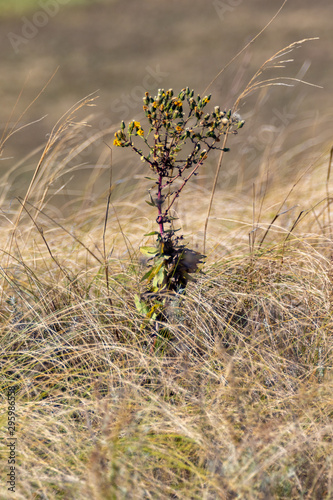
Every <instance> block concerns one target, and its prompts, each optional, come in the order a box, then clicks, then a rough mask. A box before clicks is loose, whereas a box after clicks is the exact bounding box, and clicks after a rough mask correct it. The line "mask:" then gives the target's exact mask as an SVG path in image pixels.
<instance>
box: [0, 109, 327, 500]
mask: <svg viewBox="0 0 333 500" xmlns="http://www.w3.org/2000/svg"><path fill="white" fill-rule="evenodd" d="M88 103H89V102H88ZM71 120H72V117H71V115H70V114H68V115H66V116H65V117H64V118H63V120H62V121H61V122H59V123H58V125H57V127H56V128H55V129H54V131H53V134H51V137H50V140H49V143H48V144H47V146H46V150H45V151H44V153H43V155H44V156H43V161H42V162H41V163H39V164H38V167H37V170H36V172H35V176H34V180H33V182H32V183H31V185H30V187H29V191H28V193H27V196H26V197H25V202H24V203H23V202H22V201H21V202H15V201H11V203H10V205H9V204H8V205H6V206H7V210H6V211H4V212H3V219H2V236H1V250H2V253H3V257H2V264H1V291H2V302H1V361H0V362H1V385H2V391H1V398H2V400H1V407H2V412H1V413H2V417H1V424H2V426H1V427H2V435H3V437H5V438H7V437H8V435H7V430H6V425H7V420H6V419H7V414H6V411H7V400H6V391H7V389H8V387H14V388H15V390H16V410H17V433H16V435H17V438H18V441H17V463H16V473H17V486H16V493H15V495H12V497H13V498H15V499H25V498H34V499H66V500H70V499H77V498H82V499H88V498H89V499H94V500H105V499H127V498H137V499H143V498H144V499H164V498H165V499H167V498H174V499H185V498H186V499H215V498H221V499H226V500H229V499H232V498H240V499H249V500H251V499H260V498H262V499H265V500H266V499H283V498H288V499H290V498H293V499H299V498H303V499H318V500H319V499H326V500H328V499H330V498H332V496H333V477H332V472H333V469H332V456H333V455H332V451H333V450H332V416H333V404H332V382H333V380H332V328H333V316H332V300H333V299H332V297H333V295H332V293H333V290H332V287H333V273H332V261H331V244H332V238H331V221H330V209H329V207H330V202H331V198H330V194H329V189H328V184H327V182H326V180H327V162H328V155H327V154H325V152H324V153H323V155H322V158H320V159H319V160H318V161H317V162H314V163H313V164H308V165H305V166H303V167H301V168H300V169H299V175H298V178H296V179H295V178H293V179H290V177H289V179H288V180H286V176H285V172H283V170H282V169H280V170H279V176H275V179H274V183H272V182H268V180H267V182H266V181H264V180H262V179H266V176H265V174H264V173H263V174H262V176H261V178H260V179H261V180H260V182H259V187H260V189H259V187H258V188H257V192H256V193H255V196H254V195H253V194H252V192H251V190H247V189H245V186H240V185H237V186H235V191H230V190H229V191H228V192H224V191H220V192H218V193H217V194H216V196H215V200H214V204H213V210H212V213H211V219H210V226H209V231H208V239H207V247H208V249H209V253H208V259H207V263H206V264H205V266H204V268H203V272H202V273H201V274H199V275H198V276H197V278H196V281H195V282H193V283H191V284H190V285H189V287H188V291H187V294H186V296H185V297H184V300H183V302H182V303H181V306H180V307H178V309H177V310H174V311H173V314H172V318H173V319H172V322H171V321H170V322H169V323H168V324H167V325H165V326H166V329H165V335H164V336H163V337H161V338H159V339H158V341H157V343H156V349H155V351H154V352H152V349H151V346H152V335H153V334H154V331H153V329H152V326H151V325H149V324H147V325H143V322H142V321H143V320H142V317H140V315H139V314H138V312H137V311H136V309H135V305H134V296H135V294H136V293H138V292H139V291H140V288H141V287H142V285H141V283H140V277H141V276H142V274H143V272H144V265H145V264H144V263H143V262H141V261H140V259H139V256H138V247H139V245H140V244H141V242H142V238H143V237H142V235H143V234H144V233H146V232H148V231H149V230H150V229H151V224H152V222H151V213H150V209H149V207H147V208H145V207H144V205H145V204H144V203H142V206H138V205H137V202H135V201H134V200H135V198H134V195H132V198H131V197H129V196H128V195H127V194H126V193H125V194H122V193H121V192H120V193H119V192H118V193H117V189H116V188H115V187H114V186H113V187H112V189H111V192H112V197H111V200H113V202H114V204H113V205H112V207H111V209H110V214H109V218H108V224H107V229H106V233H104V224H105V209H106V195H105V196H104V197H103V198H104V199H103V200H102V201H98V200H96V198H94V197H93V186H92V184H93V183H94V182H95V181H96V178H95V174H94V173H93V174H92V176H91V178H90V181H89V183H88V184H87V185H88V186H89V187H88V188H87V189H86V191H85V192H84V193H81V194H80V196H77V197H74V195H73V196H72V199H71V204H70V205H69V208H71V210H72V215H68V218H67V219H66V220H65V221H62V220H61V221H60V224H61V225H59V220H58V219H57V210H56V208H55V207H52V200H54V199H55V197H56V196H58V195H57V193H56V192H57V191H59V188H54V187H53V186H54V181H55V179H62V178H63V176H64V175H67V174H68V171H70V170H71V169H73V168H75V167H73V165H72V164H71V163H70V161H72V160H73V158H74V159H75V155H76V154H79V152H80V147H79V145H77V146H76V145H75V144H74V145H73V142H72V141H73V138H75V134H76V133H77V130H78V128H79V127H80V126H83V125H82V124H81V125H80V124H79V123H77V122H76V125H75V126H74V127H73V126H72V122H71ZM105 133H109V131H105ZM52 141H54V142H52ZM68 144H70V145H71V148H70V149H68ZM64 151H66V154H65V153H64ZM104 161H105V159H104ZM276 161H277V159H276ZM270 168H271V169H274V158H273V157H272V158H271V160H270ZM96 177H97V176H96ZM144 186H145V185H143V183H141V184H140V183H139V184H138V185H137V189H136V193H135V196H136V199H137V193H138V192H139V189H142V193H144V189H145V187H144ZM63 190H65V187H63V188H61V189H60V192H62V191H63ZM305 192H306V193H307V196H306V197H305V196H304V193H305ZM249 193H250V194H249ZM106 194H107V193H106ZM193 199H195V200H208V199H209V193H207V192H206V191H205V188H204V187H203V185H202V183H201V182H200V179H199V181H198V183H197V184H193V185H192V187H191V188H190V187H189V189H188V191H187V194H185V195H184V198H183V201H182V202H181V203H180V204H179V205H178V206H176V207H175V213H176V214H178V216H179V217H180V223H181V224H182V226H183V227H184V230H185V233H186V231H187V234H188V240H189V241H191V242H192V244H190V246H192V248H193V247H195V246H196V245H198V248H199V249H200V246H201V245H202V230H203V227H204V223H205V216H206V210H207V206H203V205H204V203H202V204H199V203H196V204H195V206H193ZM2 201H3V203H4V204H5V203H6V202H7V203H8V199H7V198H6V195H4V198H3V200H2ZM22 203H23V205H22ZM207 205H208V202H207ZM23 206H24V208H23ZM293 207H296V208H293ZM272 221H273V222H272ZM291 229H292V231H290V230H291ZM264 236H265V238H263V237H264ZM104 237H105V242H106V244H105V248H104V244H103V238H104ZM106 266H108V279H106V273H105V267H106ZM5 454H6V452H4V455H5ZM1 466H2V477H4V476H5V474H6V473H7V464H6V461H5V462H4V461H2V465H1ZM0 495H1V498H8V491H7V489H6V485H5V484H4V482H3V483H2V485H1V488H0Z"/></svg>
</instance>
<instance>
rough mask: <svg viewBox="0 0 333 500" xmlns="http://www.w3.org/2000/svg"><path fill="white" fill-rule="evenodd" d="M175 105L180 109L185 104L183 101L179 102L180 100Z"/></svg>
mask: <svg viewBox="0 0 333 500" xmlns="http://www.w3.org/2000/svg"><path fill="white" fill-rule="evenodd" d="M174 105H175V106H178V107H179V108H180V107H181V106H182V105H183V103H182V101H179V100H178V101H175V102H174Z"/></svg>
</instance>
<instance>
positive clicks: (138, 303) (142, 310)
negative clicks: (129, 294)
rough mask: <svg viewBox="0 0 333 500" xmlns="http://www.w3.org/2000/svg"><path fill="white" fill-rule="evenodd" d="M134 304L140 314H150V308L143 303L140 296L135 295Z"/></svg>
mask: <svg viewBox="0 0 333 500" xmlns="http://www.w3.org/2000/svg"><path fill="white" fill-rule="evenodd" d="M134 302H135V307H136V310H137V311H138V312H139V313H140V314H144V315H145V316H146V315H147V314H148V311H149V308H148V306H147V304H146V303H145V302H141V300H140V297H139V296H138V295H134Z"/></svg>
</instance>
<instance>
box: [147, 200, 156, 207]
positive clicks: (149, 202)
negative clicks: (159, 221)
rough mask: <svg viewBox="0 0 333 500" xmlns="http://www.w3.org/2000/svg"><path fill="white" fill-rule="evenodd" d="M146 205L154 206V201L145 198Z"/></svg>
mask: <svg viewBox="0 0 333 500" xmlns="http://www.w3.org/2000/svg"><path fill="white" fill-rule="evenodd" d="M145 201H146V203H147V205H150V206H151V207H156V205H155V203H153V202H152V201H147V200H145Z"/></svg>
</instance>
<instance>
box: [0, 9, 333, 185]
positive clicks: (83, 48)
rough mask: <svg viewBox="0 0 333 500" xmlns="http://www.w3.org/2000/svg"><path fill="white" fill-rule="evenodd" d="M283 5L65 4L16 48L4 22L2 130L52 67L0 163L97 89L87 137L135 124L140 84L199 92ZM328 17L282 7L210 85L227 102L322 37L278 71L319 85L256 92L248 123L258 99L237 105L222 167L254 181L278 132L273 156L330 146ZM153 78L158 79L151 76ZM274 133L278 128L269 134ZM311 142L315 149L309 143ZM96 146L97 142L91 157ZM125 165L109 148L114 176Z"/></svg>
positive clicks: (16, 25) (18, 25)
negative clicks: (263, 71)
mask: <svg viewBox="0 0 333 500" xmlns="http://www.w3.org/2000/svg"><path fill="white" fill-rule="evenodd" d="M236 4H237V6H235V7H232V5H236ZM280 5H281V2H267V1H262V0H251V1H247V2H242V1H240V2H234V1H231V0H225V1H215V2H214V1H213V2H212V1H207V2H203V1H200V0H182V1H179V0H178V1H177V2H176V1H174V0H171V1H170V0H159V2H156V1H154V0H145V1H144V2H138V1H137V0H127V1H126V4H124V2H122V1H118V0H115V1H112V0H111V1H109V2H108V3H106V4H103V5H99V4H95V3H94V4H92V5H90V6H89V5H88V6H85V7H77V6H76V7H75V6H74V7H71V6H70V3H68V4H67V5H66V6H65V5H61V6H60V8H59V12H58V13H57V14H56V15H54V16H53V17H51V16H49V19H48V22H47V24H46V25H45V26H44V27H40V28H38V30H37V33H36V34H35V36H34V37H32V38H31V39H30V40H25V41H22V39H21V40H20V42H17V40H18V39H17V38H16V39H14V38H13V33H14V34H15V35H19V36H22V30H23V29H24V28H25V23H26V21H24V20H23V19H22V18H15V19H4V20H3V21H2V41H1V44H0V53H1V61H2V71H1V75H0V98H1V103H2V117H1V121H2V124H1V125H2V127H3V126H4V124H5V123H6V121H7V120H8V119H10V121H11V122H13V120H14V118H17V117H19V116H20V113H21V112H22V111H23V110H24V108H25V106H26V105H27V104H29V103H30V102H31V101H32V100H33V99H34V97H35V96H36V94H37V93H38V91H39V90H40V89H41V88H42V86H43V85H44V83H45V82H46V81H47V80H48V79H49V77H50V76H51V75H52V73H53V72H54V71H55V69H56V68H57V67H58V66H59V70H58V72H57V74H56V76H55V77H54V78H53V81H52V82H51V84H50V85H49V86H48V87H47V89H46V90H45V92H44V93H43V95H42V96H41V97H40V98H39V99H38V101H37V102H36V103H34V105H33V106H32V107H31V108H30V109H29V110H28V112H27V113H26V115H25V116H24V117H23V118H22V120H21V121H20V123H21V124H24V123H27V122H30V121H34V120H37V119H39V118H41V117H42V116H44V115H47V117H46V118H44V120H43V121H42V122H40V123H38V124H35V125H32V126H30V127H29V128H27V129H25V130H24V131H22V132H20V133H19V134H17V135H15V136H14V137H13V138H12V139H11V140H10V141H9V142H8V143H7V145H6V149H5V152H4V153H3V155H2V156H3V157H13V158H12V159H8V160H4V161H3V162H2V165H1V166H2V169H3V171H5V170H7V169H8V168H11V167H12V166H13V165H14V164H15V163H16V162H18V161H19V160H20V159H22V157H23V156H24V155H25V154H27V153H28V152H30V151H31V149H32V148H33V147H35V146H37V145H39V144H42V143H43V142H44V141H45V137H46V134H47V133H48V132H49V131H50V129H51V128H52V126H53V125H54V123H55V122H56V121H57V119H58V118H59V117H60V116H61V115H62V114H63V113H64V112H66V111H67V110H68V108H69V107H70V106H72V105H73V104H74V103H75V102H76V101H78V100H79V99H81V98H82V97H84V96H85V95H87V94H90V93H91V92H95V91H98V92H97V94H98V95H99V96H100V97H99V99H98V103H97V104H98V107H97V108H95V110H94V111H95V112H96V113H98V114H99V115H98V117H97V118H96V119H95V121H94V125H93V131H98V130H99V129H102V128H104V127H105V126H109V125H110V124H115V125H117V124H118V123H119V121H120V120H121V119H122V118H124V119H125V120H126V119H130V118H133V117H135V116H139V115H140V109H141V94H142V90H143V88H147V87H148V90H151V91H152V92H154V91H155V90H156V89H157V88H159V87H165V88H169V87H173V88H174V89H180V88H182V87H184V86H186V85H188V86H190V87H192V88H194V89H195V90H196V91H199V92H201V91H203V89H204V88H205V87H206V86H207V84H208V83H209V82H210V81H211V80H212V78H213V77H214V76H215V75H216V73H217V72H218V71H219V69H220V68H222V67H223V66H224V65H225V64H226V63H228V61H229V60H230V59H231V58H232V57H233V56H234V55H235V54H236V53H237V52H238V51H239V50H240V49H241V48H242V47H243V46H244V44H245V43H246V42H247V41H248V40H249V39H250V38H251V37H253V36H254V35H256V34H257V33H258V32H259V31H260V29H262V27H263V26H264V25H265V24H266V23H267V22H268V21H269V19H270V18H271V17H272V16H273V14H274V13H275V12H276V11H277V9H278V8H279V6H280ZM331 9H332V7H331V2H330V0H321V1H317V2H316V3H313V2H312V0H289V2H288V3H287V5H286V6H285V8H284V9H283V11H282V12H281V14H280V15H279V17H278V18H277V19H276V20H275V21H274V23H273V24H272V25H271V26H270V27H269V28H268V30H267V31H266V32H265V33H264V34H263V35H262V36H261V37H260V38H259V39H258V40H257V41H256V42H255V43H254V44H253V45H252V46H251V47H250V48H249V49H248V50H247V51H246V53H245V54H243V55H242V56H241V57H240V58H238V60H237V61H235V62H234V63H233V64H232V65H231V66H230V67H229V68H228V69H227V70H226V72H225V73H224V74H223V75H222V77H220V78H219V79H218V80H217V81H216V83H215V84H214V85H213V86H212V88H211V89H210V90H211V91H212V92H213V99H214V103H219V104H221V106H222V107H228V106H231V105H232V104H233V102H234V100H235V98H236V97H237V95H238V94H239V92H240V90H241V89H242V88H243V87H244V86H245V85H246V83H247V82H248V80H249V79H250V78H251V76H252V75H253V73H254V72H255V71H256V69H257V68H258V67H259V66H260V65H261V63H262V62H264V61H265V60H266V59H267V58H268V57H269V56H271V55H272V54H273V53H274V52H276V51H277V50H279V49H281V48H283V47H284V46H286V45H288V44H289V43H291V42H293V41H295V40H299V39H303V38H307V37H314V36H319V37H320V40H318V41H314V42H308V43H307V44H305V45H304V46H303V47H302V48H301V49H299V50H298V51H296V52H295V53H294V54H293V55H292V56H291V57H294V58H295V62H294V63H292V64H291V65H290V66H289V67H288V68H287V69H286V70H285V71H286V73H285V74H288V76H296V75H297V74H298V72H299V71H300V70H301V68H304V67H308V70H307V72H306V75H305V77H304V78H305V79H306V80H307V81H310V82H312V83H315V84H317V85H321V86H323V87H324V89H317V88H313V87H308V86H305V85H300V84H299V85H296V87H294V88H291V89H289V88H283V87H275V88H273V89H271V90H270V91H269V93H268V94H267V95H261V98H262V100H263V101H264V102H263V103H262V104H261V105H260V107H259V106H258V108H257V109H256V111H255V116H252V117H251V118H250V117H249V115H250V114H251V111H252V110H253V107H254V104H255V103H256V101H257V98H258V95H256V96H254V97H253V98H249V99H248V101H246V102H244V103H243V106H242V108H241V113H242V114H243V115H244V116H245V117H248V120H247V124H246V127H245V128H244V129H243V130H244V131H242V137H241V140H242V149H239V148H240V143H237V141H236V142H235V145H237V144H238V146H237V147H236V146H234V148H233V149H234V154H236V156H234V157H232V156H230V161H231V162H234V163H237V164H238V163H240V161H239V154H240V153H241V156H242V161H241V164H242V168H243V169H248V171H250V172H251V176H252V174H253V173H254V172H255V171H256V169H257V167H258V164H259V163H260V161H261V158H262V155H263V153H264V150H265V146H266V145H267V141H269V140H270V139H267V137H266V138H265V134H266V135H267V134H268V135H269V134H271V133H272V134H273V135H274V134H275V136H274V141H275V140H276V138H277V137H276V136H277V135H278V145H277V149H278V150H279V151H280V153H281V154H283V153H284V152H285V149H286V148H288V149H289V148H290V147H292V148H294V149H293V150H292V151H294V152H295V153H298V149H297V148H298V147H299V149H300V150H301V151H302V150H303V152H304V150H305V151H306V153H307V155H308V154H310V152H311V153H312V152H315V153H316V154H318V153H320V152H322V151H323V150H325V148H326V149H327V147H328V142H329V138H330V137H329V133H328V129H329V123H331V122H329V120H331V116H332V90H333V84H332V76H333V66H332V51H331V47H332V29H331ZM39 10H40V9H39ZM36 12H38V11H35V12H31V13H28V14H26V19H28V20H29V21H33V20H34V19H35V20H36V19H38V16H37V17H36ZM34 16H35V17H34ZM25 29H26V28H25ZM10 33H12V35H10ZM10 37H11V38H10ZM13 40H14V42H13ZM11 41H12V43H11ZM16 42H17V45H16V50H14V48H13V44H14V45H15V43H16ZM21 42H22V43H21ZM286 58H289V56H286ZM303 65H304V66H303ZM156 70H157V74H158V77H157V78H156ZM280 71H281V70H280ZM154 72H155V73H154ZM151 73H153V74H155V77H154V76H153V77H151V76H150V77H149V75H151ZM275 76H276V75H275ZM22 87H24V90H23V95H22V97H21V98H20V102H19V104H18V106H17V108H16V110H15V113H14V117H12V118H10V113H11V110H12V109H13V107H14V104H15V101H16V99H17V97H18V95H19V93H20V89H21V88H22ZM257 104H258V103H257ZM88 111H89V110H88ZM272 127H273V128H274V127H275V129H274V130H273V132H272ZM309 139H311V140H312V142H308V143H306V142H305V141H306V140H309ZM281 141H282V144H281ZM109 142H110V143H111V137H110V138H109ZM300 144H304V147H303V146H299V145H300ZM275 146H276V144H275ZM104 147H105V146H104V145H103V144H99V145H98V148H100V149H103V148H104ZM235 149H236V152H235ZM275 149H276V148H275ZM99 153H100V151H95V152H94V154H93V156H92V157H91V158H90V157H89V158H85V161H88V163H89V162H92V163H93V162H94V160H95V158H96V157H98V156H99ZM292 154H293V153H292ZM123 160H124V156H121V157H120V156H119V152H118V151H117V152H116V153H115V154H114V166H115V174H114V175H115V179H117V178H118V180H119V179H121V178H122V177H123V175H124V171H125V170H126V168H125V167H124V161H123ZM119 161H121V166H122V168H121V169H120V167H119V163H118V162H119ZM35 164H36V159H32V160H30V162H28V164H27V163H25V171H28V173H26V174H24V175H23V177H22V178H21V177H19V175H20V172H21V171H20V170H19V169H18V170H17V171H16V173H15V174H14V176H13V178H12V183H13V189H12V193H13V195H14V194H22V189H23V191H24V186H25V185H26V181H27V178H28V177H29V176H30V175H31V172H32V170H33V168H34V166H35ZM29 172H30V173H29ZM20 179H21V181H22V182H19V181H20ZM22 179H23V180H22ZM15 186H16V187H15ZM16 188H17V189H18V193H17V189H16Z"/></svg>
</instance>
